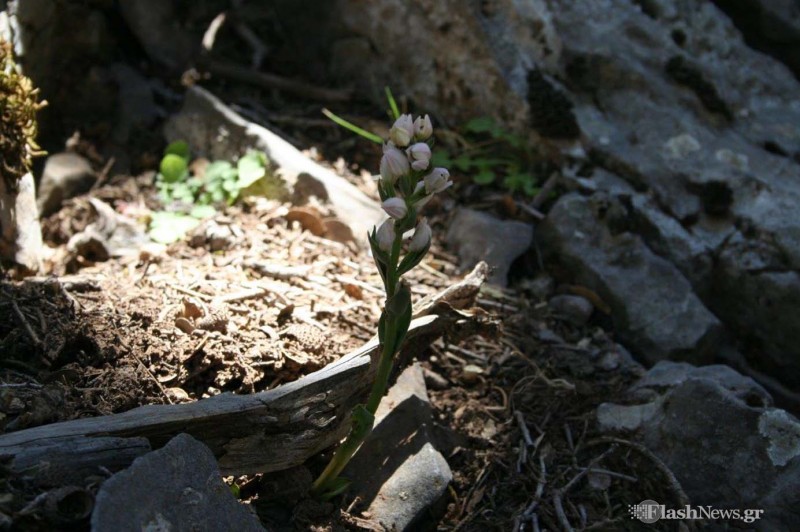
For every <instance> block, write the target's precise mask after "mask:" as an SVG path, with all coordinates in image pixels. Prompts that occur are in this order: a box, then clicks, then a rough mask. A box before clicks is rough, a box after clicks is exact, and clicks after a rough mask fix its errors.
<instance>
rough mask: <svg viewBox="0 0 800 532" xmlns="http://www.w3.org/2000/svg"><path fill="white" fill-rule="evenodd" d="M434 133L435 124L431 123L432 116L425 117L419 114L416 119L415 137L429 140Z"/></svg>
mask: <svg viewBox="0 0 800 532" xmlns="http://www.w3.org/2000/svg"><path fill="white" fill-rule="evenodd" d="M432 134H433V125H432V124H431V117H430V116H428V115H425V116H424V117H422V116H418V117H417V119H416V120H414V138H416V139H417V140H427V139H428V138H429V137H430V136H431V135H432Z"/></svg>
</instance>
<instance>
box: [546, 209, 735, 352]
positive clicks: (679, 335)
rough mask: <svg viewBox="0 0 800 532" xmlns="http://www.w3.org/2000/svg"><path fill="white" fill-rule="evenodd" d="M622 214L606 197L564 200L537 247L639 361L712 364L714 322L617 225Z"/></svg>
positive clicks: (677, 275) (678, 279)
mask: <svg viewBox="0 0 800 532" xmlns="http://www.w3.org/2000/svg"><path fill="white" fill-rule="evenodd" d="M615 207H616V208H615ZM621 210H622V207H621V206H620V205H619V204H618V203H615V202H614V201H613V199H609V198H608V196H606V195H604V194H600V193H598V194H596V195H594V196H592V197H590V198H587V197H584V196H581V195H579V194H568V195H566V196H563V197H562V198H561V199H560V200H559V201H558V202H557V203H556V204H555V206H553V208H552V210H551V211H550V213H549V215H548V217H547V220H546V221H545V222H544V223H543V224H542V225H541V226H540V227H539V231H538V238H539V241H540V243H541V245H542V248H543V249H545V250H547V252H548V253H549V254H550V255H553V256H555V257H556V258H557V260H558V261H560V263H561V264H563V266H564V267H565V268H566V269H567V270H568V271H569V272H570V274H571V275H572V276H573V277H574V278H575V279H576V280H577V281H578V282H580V283H581V284H583V285H585V286H587V287H589V288H591V289H592V290H594V291H595V292H597V293H598V294H599V295H600V297H601V298H603V300H604V301H605V302H606V303H607V304H608V305H609V307H610V309H611V312H612V316H613V319H614V324H615V326H616V328H617V329H618V330H619V333H620V336H621V338H622V339H623V341H625V342H626V343H627V344H628V345H629V346H630V347H632V348H633V349H634V351H635V353H636V354H638V355H639V356H640V357H642V358H643V359H644V360H645V361H647V362H649V363H651V364H652V363H655V362H657V361H659V360H663V359H672V360H688V361H693V362H698V363H703V362H709V361H711V360H712V358H713V356H714V354H715V349H716V347H717V345H718V341H719V337H720V332H721V324H720V322H719V320H717V318H716V317H715V316H714V315H713V314H712V313H711V312H709V311H708V309H707V308H706V307H705V306H704V305H703V303H702V302H701V301H700V299H699V298H698V297H697V296H696V295H695V293H694V292H693V291H692V287H691V284H690V283H689V281H688V280H687V279H686V278H685V277H684V276H683V275H682V274H681V272H680V270H678V268H676V267H675V266H674V265H673V264H672V263H670V262H669V261H667V260H665V259H664V258H662V257H659V256H658V255H656V254H655V253H653V252H652V251H651V250H650V249H649V248H648V247H647V246H646V245H645V244H644V242H643V241H642V239H641V238H640V237H639V236H637V235H636V234H635V233H631V232H628V231H622V230H621V228H619V227H617V226H616V225H615V224H616V223H617V222H618V219H617V218H618V216H619V213H620V211H621Z"/></svg>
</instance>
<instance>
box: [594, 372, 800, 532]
mask: <svg viewBox="0 0 800 532" xmlns="http://www.w3.org/2000/svg"><path fill="white" fill-rule="evenodd" d="M643 391H649V392H650V393H649V394H648V396H649V399H647V400H646V402H643V403H640V404H633V405H618V404H609V403H605V404H602V405H600V406H599V407H598V409H597V420H598V426H599V428H600V429H601V430H602V431H604V432H610V433H622V434H623V435H624V436H625V437H626V438H630V439H633V440H636V441H639V442H640V443H642V444H644V445H645V446H646V447H647V448H648V449H650V450H651V451H653V453H654V454H655V455H656V456H658V457H659V458H660V459H661V460H663V461H664V463H665V464H666V465H667V466H668V467H669V468H670V470H671V471H672V472H673V473H674V474H675V477H676V478H677V480H678V482H679V483H680V485H681V487H682V488H683V489H684V491H685V492H686V494H687V495H688V497H689V499H690V501H691V503H692V504H694V505H703V506H705V505H710V506H713V507H715V508H739V509H745V508H759V509H763V510H764V513H763V515H762V519H761V520H760V521H757V522H755V523H753V526H754V527H755V528H756V529H757V530H764V531H771V530H795V529H796V528H797V524H798V523H800V513H799V512H798V508H800V491H798V490H797V487H798V486H800V422H798V420H797V419H796V418H795V417H794V416H792V415H791V414H789V413H787V412H786V411H784V410H781V409H777V408H771V407H769V406H768V403H767V405H764V404H763V403H762V405H758V403H759V402H762V401H764V400H765V398H764V397H762V394H763V395H765V396H766V400H769V396H768V395H766V392H764V391H763V389H761V387H760V386H758V385H757V384H756V383H755V382H753V381H752V380H751V379H749V378H748V377H745V376H743V375H740V374H738V373H737V372H735V371H734V370H732V369H731V368H728V367H726V366H720V365H715V366H706V367H694V366H691V365H689V364H676V363H672V362H661V363H659V364H657V365H656V366H655V367H653V368H652V369H651V370H650V371H649V372H648V373H647V374H645V375H644V376H643V377H642V378H641V379H640V381H639V382H637V383H636V384H635V385H634V386H633V387H632V389H631V391H630V392H631V398H632V399H634V400H635V398H637V397H643V396H644V394H642V392H643Z"/></svg>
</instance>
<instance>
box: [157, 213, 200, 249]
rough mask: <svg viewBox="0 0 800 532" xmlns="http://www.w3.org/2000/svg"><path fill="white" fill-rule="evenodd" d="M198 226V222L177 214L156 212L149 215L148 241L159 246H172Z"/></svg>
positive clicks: (195, 219)
mask: <svg viewBox="0 0 800 532" xmlns="http://www.w3.org/2000/svg"><path fill="white" fill-rule="evenodd" d="M199 224H200V220H198V219H197V218H193V217H191V216H188V215H186V214H181V213H177V212H166V211H158V212H154V213H152V215H151V219H150V230H149V231H148V234H149V235H150V239H151V240H153V241H155V242H158V243H159V244H172V243H173V242H177V241H178V240H180V239H181V238H183V237H184V236H185V235H186V233H188V232H189V231H191V230H192V229H194V228H195V227H197V226H198V225H199Z"/></svg>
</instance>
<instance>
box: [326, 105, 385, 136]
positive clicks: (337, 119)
mask: <svg viewBox="0 0 800 532" xmlns="http://www.w3.org/2000/svg"><path fill="white" fill-rule="evenodd" d="M322 114H324V115H325V116H327V117H328V118H330V119H331V120H333V121H334V122H336V123H337V124H339V125H340V126H342V127H343V128H345V129H349V130H350V131H352V132H353V133H355V134H356V135H359V136H361V137H364V138H365V139H367V140H371V141H372V142H375V143H376V144H383V139H382V138H381V137H379V136H378V135H376V134H375V133H370V132H369V131H367V130H366V129H361V128H360V127H358V126H357V125H355V124H353V123H352V122H348V121H347V120H345V119H344V118H342V117H341V116H338V115H335V114H333V113H332V112H331V111H329V110H327V109H323V110H322Z"/></svg>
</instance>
